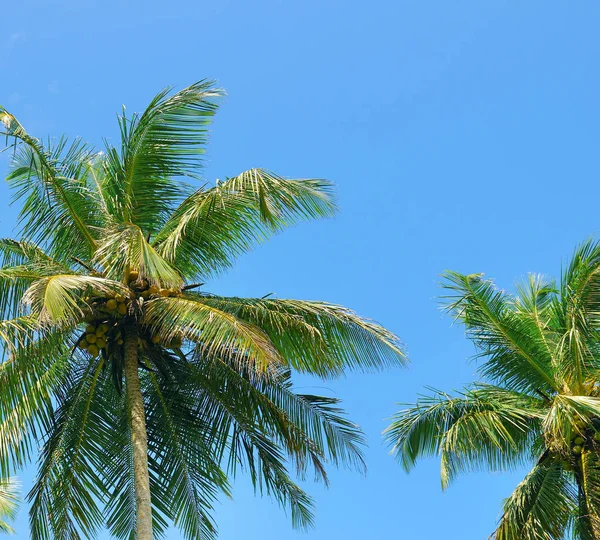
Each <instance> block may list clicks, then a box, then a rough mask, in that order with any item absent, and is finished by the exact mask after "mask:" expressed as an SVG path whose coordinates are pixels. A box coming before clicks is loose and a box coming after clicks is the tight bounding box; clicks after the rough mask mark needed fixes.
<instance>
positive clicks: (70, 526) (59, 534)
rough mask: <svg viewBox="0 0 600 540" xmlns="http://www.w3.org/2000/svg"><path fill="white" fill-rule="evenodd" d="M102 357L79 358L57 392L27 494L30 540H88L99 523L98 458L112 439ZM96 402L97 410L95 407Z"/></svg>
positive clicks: (100, 486) (101, 494)
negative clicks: (68, 379) (67, 381)
mask: <svg viewBox="0 0 600 540" xmlns="http://www.w3.org/2000/svg"><path fill="white" fill-rule="evenodd" d="M103 363H104V361H103V360H102V359H100V360H95V361H92V362H88V361H85V359H82V360H81V361H80V362H79V366H78V369H74V370H73V372H74V373H73V376H72V380H71V382H70V384H69V385H68V386H67V387H65V388H63V389H61V391H60V392H59V393H58V401H59V404H58V410H57V413H56V415H55V425H54V426H53V427H52V429H51V430H50V432H49V437H48V439H47V440H46V442H45V444H44V447H43V449H42V455H41V459H40V462H41V463H40V468H39V473H38V477H37V479H36V482H35V484H34V487H33V489H32V491H31V493H30V494H29V501H30V503H31V509H30V517H31V532H32V536H33V537H34V538H39V539H41V540H47V539H50V538H56V539H61V540H68V539H71V538H90V537H93V535H94V533H95V531H96V530H97V529H98V528H99V527H100V526H101V525H102V511H101V510H100V508H99V506H98V502H99V501H101V500H103V498H104V496H105V484H104V482H103V468H102V465H103V460H104V459H105V460H106V464H108V463H110V461H109V460H108V459H106V458H107V457H110V456H107V454H106V452H107V451H108V449H109V448H110V446H109V445H108V444H107V443H108V442H109V441H110V440H111V439H112V437H113V436H114V429H115V427H116V426H115V424H114V422H113V421H112V415H111V413H112V414H114V413H113V409H112V407H111V403H108V402H107V401H106V399H105V396H106V392H103V391H102V390H103V389H102V386H103V384H107V382H108V383H109V384H110V379H107V377H106V372H105V371H104V370H103ZM99 404H101V406H99Z"/></svg>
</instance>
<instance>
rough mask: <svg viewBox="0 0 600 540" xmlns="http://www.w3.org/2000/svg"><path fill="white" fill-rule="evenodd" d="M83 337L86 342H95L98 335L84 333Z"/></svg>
mask: <svg viewBox="0 0 600 540" xmlns="http://www.w3.org/2000/svg"><path fill="white" fill-rule="evenodd" d="M85 339H87V342H88V343H96V340H97V339H98V336H97V335H96V334H86V336H85Z"/></svg>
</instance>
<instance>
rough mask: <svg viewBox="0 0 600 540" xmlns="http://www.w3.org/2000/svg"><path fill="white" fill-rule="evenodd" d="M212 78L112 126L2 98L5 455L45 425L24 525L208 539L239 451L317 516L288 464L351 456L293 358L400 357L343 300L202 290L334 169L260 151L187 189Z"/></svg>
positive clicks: (319, 210) (309, 204)
mask: <svg viewBox="0 0 600 540" xmlns="http://www.w3.org/2000/svg"><path fill="white" fill-rule="evenodd" d="M220 95H221V92H220V91H218V90H216V89H214V88H213V86H212V84H211V83H209V82H205V81H202V82H199V83H197V84H194V85H192V86H190V87H188V88H186V89H184V90H182V91H180V92H177V93H171V92H169V91H168V90H167V91H164V92H161V93H160V94H158V95H157V96H156V97H155V98H154V99H153V101H152V102H151V103H150V105H149V107H148V108H147V109H146V111H145V112H144V113H143V114H140V115H138V114H135V115H133V116H132V117H131V118H127V117H125V115H124V114H123V116H122V117H120V119H119V125H120V130H121V144H120V146H119V147H118V148H114V147H112V146H110V145H107V147H106V149H105V152H104V153H101V152H96V151H94V150H93V149H91V148H90V147H89V146H88V145H86V144H84V143H83V142H81V141H80V140H76V141H75V142H73V143H70V144H69V143H67V141H66V140H65V139H61V140H59V141H57V142H49V143H48V144H47V145H42V143H41V142H40V141H39V140H38V139H35V138H33V137H31V136H30V135H28V134H27V132H26V131H25V130H24V129H23V127H22V126H21V124H20V123H19V122H18V121H17V120H16V119H15V117H14V116H12V115H11V114H10V113H8V112H7V111H6V110H5V109H0V118H1V120H2V123H3V124H4V126H5V132H6V135H7V136H8V137H11V138H12V139H11V140H13V141H14V159H13V164H12V170H11V172H10V174H9V175H8V182H9V183H10V186H11V187H12V188H13V189H14V193H15V197H16V199H19V200H20V201H22V204H23V206H22V211H21V215H20V217H21V226H22V229H21V234H22V238H21V239H20V240H10V239H5V240H2V241H0V255H1V258H2V261H1V262H2V269H1V270H0V310H1V311H2V318H3V321H2V323H1V324H0V333H1V335H2V337H3V338H4V341H5V342H6V344H7V350H8V353H9V356H8V357H7V360H6V361H5V362H4V363H3V364H2V365H1V367H0V387H1V388H2V393H1V395H0V441H1V442H2V444H0V448H1V450H0V472H4V473H9V472H10V471H12V470H13V469H14V468H16V467H19V466H21V465H22V464H23V463H24V462H26V461H27V460H28V459H29V458H30V456H31V453H32V449H34V448H35V444H34V442H35V440H41V441H42V442H43V448H42V454H41V459H40V466H39V473H38V477H37V480H36V482H35V485H34V488H33V490H32V491H31V493H30V495H29V499H30V501H31V530H32V535H33V537H34V538H44V539H45V538H49V537H54V538H65V539H66V538H69V539H71V538H80V537H84V538H87V537H89V536H91V535H93V533H94V531H96V530H97V529H98V528H99V527H100V526H101V525H103V524H107V526H108V528H109V529H110V531H111V532H112V534H114V535H115V536H116V537H119V538H133V537H135V538H138V539H139V540H147V539H149V538H152V535H153V533H158V534H160V533H162V532H163V531H164V530H165V528H166V527H167V524H168V522H169V521H173V522H174V523H175V524H176V525H177V526H178V527H179V528H180V529H181V530H182V531H183V533H184V535H185V536H186V537H187V538H211V537H213V536H214V533H215V526H214V523H213V522H212V520H211V509H212V504H213V501H214V500H215V497H216V496H217V495H218V494H219V493H226V494H227V493H229V484H228V477H229V475H230V474H235V473H236V472H237V471H238V470H239V469H240V468H243V469H244V470H245V471H246V472H247V473H249V475H250V477H251V479H252V481H253V483H254V485H255V487H256V489H258V490H259V491H261V492H266V493H269V494H271V495H273V496H274V497H276V498H277V500H278V501H279V502H280V503H281V504H284V505H287V506H288V507H289V509H290V510H291V515H292V520H293V522H294V524H296V525H298V526H301V527H302V526H308V525H310V524H311V522H312V513H311V500H310V498H309V497H308V496H307V495H306V494H305V493H304V492H303V491H302V490H301V489H300V488H299V487H298V486H297V485H296V483H295V482H294V481H293V479H292V477H291V476H290V473H289V472H288V470H287V463H288V462H291V464H292V465H293V467H294V469H295V471H296V472H297V473H298V474H299V475H300V476H301V477H303V476H304V475H305V474H306V473H307V471H309V470H310V469H312V470H313V472H314V473H315V475H316V477H317V478H318V479H321V480H324V481H327V474H326V464H327V463H333V464H341V463H345V464H350V465H353V466H357V467H358V468H362V467H363V466H364V464H363V459H362V455H361V449H360V446H361V443H362V441H363V439H362V434H361V432H360V431H359V429H358V428H357V426H355V425H354V424H353V423H351V422H350V421H348V420H347V419H346V418H345V416H344V414H343V412H342V411H341V410H340V409H339V407H338V400H336V399H332V398H328V397H323V396H315V395H307V394H300V393H297V392H296V391H294V388H293V386H292V380H291V374H292V371H293V370H295V371H299V372H304V373H312V374H315V375H318V376H320V377H333V376H337V375H339V374H341V373H342V372H343V371H344V370H345V369H347V368H360V369H364V368H367V369H370V368H376V369H377V368H381V367H383V366H387V365H397V364H399V363H402V362H403V359H404V355H403V352H402V350H401V348H400V346H399V343H398V339H397V338H396V336H394V335H393V334H392V333H390V332H388V331H386V330H385V329H383V328H382V327H381V326H379V325H377V324H375V323H373V322H370V321H368V320H365V319H362V318H360V317H358V316H357V315H355V314H354V313H352V312H351V311H349V310H348V309H345V308H343V307H340V306H335V305H331V304H326V303H323V302H308V301H299V300H278V299H272V298H255V299H242V298H227V297H221V296H215V295H212V294H209V293H207V292H205V291H204V290H203V289H202V288H201V285H202V284H203V283H200V282H203V281H205V280H206V279H208V278H210V277H212V276H214V275H215V274H218V273H219V272H221V271H223V270H224V269H226V268H228V267H229V266H231V264H232V263H233V262H234V260H235V258H236V257H237V256H238V255H240V254H241V253H244V252H246V251H248V250H250V249H251V248H252V247H253V246H254V245H255V244H256V243H257V242H261V241H263V240H265V239H266V238H268V237H269V235H271V234H273V233H275V232H277V231H279V230H281V229H283V228H284V227H287V226H289V225H292V224H295V223H296V222H298V221H301V220H306V219H313V218H320V217H327V216H331V215H332V214H333V213H334V210H335V205H334V203H333V200H332V193H331V185H330V184H329V183H328V182H326V181H323V180H284V179H283V178H281V177H279V176H277V175H275V174H272V173H270V172H267V171H264V170H260V169H253V170H250V171H247V172H245V173H242V174H240V175H239V176H235V177H233V178H229V179H227V180H225V181H224V182H218V183H217V184H216V185H215V186H214V187H210V188H205V187H200V188H192V187H190V186H189V185H188V184H186V183H184V182H183V180H184V179H185V178H186V177H187V178H192V179H196V178H198V175H199V173H200V165H201V162H200V157H201V154H202V152H203V146H204V143H205V142H206V136H207V131H206V130H207V124H208V123H209V121H210V120H211V118H212V116H213V114H214V112H215V110H216V103H215V100H216V99H217V98H218V97H219V96H220Z"/></svg>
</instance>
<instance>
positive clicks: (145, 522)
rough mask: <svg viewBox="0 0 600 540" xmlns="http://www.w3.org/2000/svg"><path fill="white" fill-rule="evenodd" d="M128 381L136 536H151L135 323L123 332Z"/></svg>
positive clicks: (149, 539) (139, 539) (142, 539)
mask: <svg viewBox="0 0 600 540" xmlns="http://www.w3.org/2000/svg"><path fill="white" fill-rule="evenodd" d="M124 340H125V343H124V346H125V384H126V392H127V404H128V408H129V421H130V423H131V440H132V444H133V479H134V486H135V501H136V525H137V536H136V538H137V540H152V505H151V501H150V476H149V474H148V436H147V433H146V415H145V413H144V402H143V400H142V389H141V386H140V377H139V374H138V336H137V331H136V329H135V327H134V326H132V327H129V328H126V329H125V332H124Z"/></svg>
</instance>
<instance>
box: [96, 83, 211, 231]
mask: <svg viewBox="0 0 600 540" xmlns="http://www.w3.org/2000/svg"><path fill="white" fill-rule="evenodd" d="M222 94H223V93H222V91H221V90H218V89H216V88H214V84H213V82H212V81H199V82H197V83H195V84H193V85H191V86H188V87H187V88H184V89H183V90H180V91H179V92H176V93H174V94H171V90H170V89H166V90H163V91H162V92H160V93H159V94H158V95H157V96H156V97H155V98H154V99H153V100H152V102H151V103H150V105H149V106H148V107H147V109H146V110H145V111H144V112H143V113H142V114H134V115H133V116H132V117H131V118H127V117H126V116H125V114H123V116H122V117H120V118H119V123H120V127H121V149H120V153H119V154H117V153H116V151H114V150H112V149H110V148H109V151H108V159H107V160H106V161H105V168H106V172H105V177H104V182H103V185H102V190H103V192H104V193H105V200H108V201H110V202H111V208H110V210H111V213H112V214H113V215H115V216H116V217H117V218H118V219H119V220H120V221H121V222H123V223H128V222H129V223H135V224H136V225H138V226H139V227H140V228H141V229H142V230H143V231H144V233H145V234H147V233H149V232H152V231H157V230H158V229H159V228H160V226H161V225H162V223H163V222H164V221H165V220H166V219H167V218H168V216H169V215H170V214H171V212H172V211H173V209H174V205H175V204H176V203H178V202H179V201H180V200H181V198H182V192H183V193H185V191H184V190H182V185H181V184H179V183H178V182H176V181H174V179H175V178H178V177H185V176H194V175H195V174H197V173H198V172H199V169H200V166H201V160H200V158H201V156H202V154H204V145H205V144H206V141H207V125H208V124H209V123H210V121H211V119H212V116H213V115H214V113H215V111H216V108H217V106H216V103H215V100H216V99H218V98H219V97H220V96H222Z"/></svg>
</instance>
